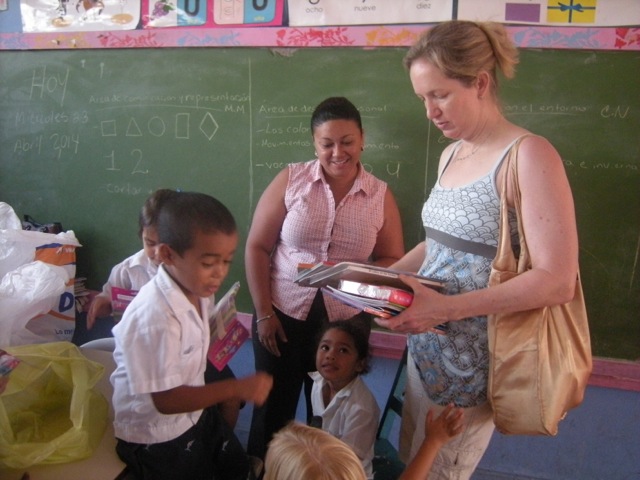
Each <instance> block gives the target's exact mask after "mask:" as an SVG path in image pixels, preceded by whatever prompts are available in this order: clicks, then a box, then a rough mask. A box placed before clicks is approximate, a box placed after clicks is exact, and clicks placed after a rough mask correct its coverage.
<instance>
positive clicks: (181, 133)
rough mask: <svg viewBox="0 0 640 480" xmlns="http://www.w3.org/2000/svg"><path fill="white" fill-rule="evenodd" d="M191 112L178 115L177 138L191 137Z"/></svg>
mask: <svg viewBox="0 0 640 480" xmlns="http://www.w3.org/2000/svg"><path fill="white" fill-rule="evenodd" d="M190 118H191V114H189V113H179V114H177V115H176V138H177V139H182V140H188V139H189V119H190Z"/></svg>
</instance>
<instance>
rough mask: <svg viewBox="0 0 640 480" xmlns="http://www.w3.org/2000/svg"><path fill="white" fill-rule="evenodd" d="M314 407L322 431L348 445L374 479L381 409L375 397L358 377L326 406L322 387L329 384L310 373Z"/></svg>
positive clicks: (320, 376) (318, 375) (320, 377)
mask: <svg viewBox="0 0 640 480" xmlns="http://www.w3.org/2000/svg"><path fill="white" fill-rule="evenodd" d="M309 376H310V377H311V378H312V379H313V388H312V389H311V406H312V407H313V415H317V416H320V417H322V430H324V431H326V432H329V433H330V434H331V435H333V436H334V437H336V438H339V439H340V440H342V441H343V442H344V443H346V444H347V445H349V446H350V447H351V448H352V450H353V451H354V452H355V453H356V455H357V456H358V458H359V459H360V461H361V462H362V466H363V468H364V471H365V473H366V474H367V477H368V478H373V466H372V463H371V462H372V461H373V454H374V452H373V449H374V445H375V441H376V434H377V433H378V423H379V420H380V407H378V403H377V402H376V399H375V397H374V396H373V394H372V393H371V390H369V387H367V384H366V383H364V380H362V377H361V376H360V375H358V376H357V377H356V378H354V379H353V381H352V382H351V383H350V384H348V385H347V386H346V387H344V388H343V389H342V390H340V391H339V392H338V393H337V394H336V396H335V397H333V398H332V399H331V402H329V405H326V406H325V404H324V400H323V398H322V387H324V385H325V383H326V381H325V379H324V378H322V375H320V373H318V372H311V373H309Z"/></svg>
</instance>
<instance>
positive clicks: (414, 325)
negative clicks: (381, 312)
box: [374, 275, 452, 334]
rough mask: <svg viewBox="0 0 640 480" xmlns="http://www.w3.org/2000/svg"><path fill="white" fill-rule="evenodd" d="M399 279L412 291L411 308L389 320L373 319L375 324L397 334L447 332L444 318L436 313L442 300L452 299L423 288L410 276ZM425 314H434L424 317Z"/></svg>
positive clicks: (402, 276) (433, 290)
mask: <svg viewBox="0 0 640 480" xmlns="http://www.w3.org/2000/svg"><path fill="white" fill-rule="evenodd" d="M400 279H401V280H402V281H403V282H404V283H405V284H406V285H407V287H408V288H410V289H411V290H412V291H413V301H412V303H411V308H407V309H405V310H403V311H402V312H400V313H399V314H398V315H396V316H393V317H391V318H379V317H376V318H374V320H375V322H376V323H377V324H378V325H379V326H381V327H383V328H387V329H389V330H392V331H394V332H398V333H411V334H416V333H426V332H431V333H438V334H442V333H443V332H444V331H446V330H447V328H448V327H447V323H446V321H447V320H446V318H445V319H443V318H439V316H438V314H437V312H438V308H439V306H440V305H442V300H449V299H451V298H452V297H449V296H446V295H442V294H441V293H439V292H437V291H436V290H435V289H432V288H425V287H424V286H423V285H422V284H421V283H420V282H419V281H417V280H416V279H415V278H413V277H412V276H407V275H401V276H400ZM425 312H434V313H433V314H431V315H425ZM442 317H444V315H443V316H442Z"/></svg>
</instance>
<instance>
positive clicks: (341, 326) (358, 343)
mask: <svg viewBox="0 0 640 480" xmlns="http://www.w3.org/2000/svg"><path fill="white" fill-rule="evenodd" d="M333 328H337V329H338V330H341V331H343V332H344V333H346V334H347V335H349V336H350V337H351V338H352V340H353V344H354V346H355V347H356V351H357V352H358V359H359V360H363V362H362V371H361V372H360V374H361V375H364V374H365V373H368V372H369V368H370V365H369V361H370V360H371V354H370V351H369V332H368V331H367V330H366V329H365V328H364V326H363V322H362V319H361V316H360V315H356V316H354V317H351V318H349V319H347V320H336V321H335V322H328V323H327V324H326V325H325V326H324V328H323V329H322V331H321V332H320V334H319V335H318V341H317V342H316V351H317V350H318V347H319V346H320V342H321V341H322V337H323V336H324V334H325V333H326V332H327V331H329V330H331V329H333Z"/></svg>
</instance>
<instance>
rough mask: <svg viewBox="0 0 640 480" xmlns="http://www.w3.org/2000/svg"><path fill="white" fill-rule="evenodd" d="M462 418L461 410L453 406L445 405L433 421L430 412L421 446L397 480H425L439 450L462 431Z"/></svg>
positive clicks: (431, 412)
mask: <svg viewBox="0 0 640 480" xmlns="http://www.w3.org/2000/svg"><path fill="white" fill-rule="evenodd" d="M463 417H464V415H463V411H462V409H461V408H455V407H454V406H453V405H447V407H446V408H445V409H444V410H443V411H442V412H441V413H440V415H439V416H438V418H436V419H435V420H434V419H433V411H432V410H430V411H429V412H428V413H427V418H426V421H425V424H424V430H425V438H424V440H423V441H422V445H420V448H419V449H418V452H417V453H416V456H415V457H414V458H413V460H412V461H411V463H409V465H408V466H407V468H406V469H405V471H404V472H403V474H402V475H401V476H400V479H399V480H421V479H423V478H427V476H428V475H429V472H430V471H431V467H432V466H433V461H434V460H435V459H436V456H437V455H438V452H439V451H440V448H442V446H443V445H444V444H445V443H447V442H448V441H449V440H451V439H452V438H453V437H455V436H456V435H458V434H459V433H460V432H461V431H462V428H463Z"/></svg>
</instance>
